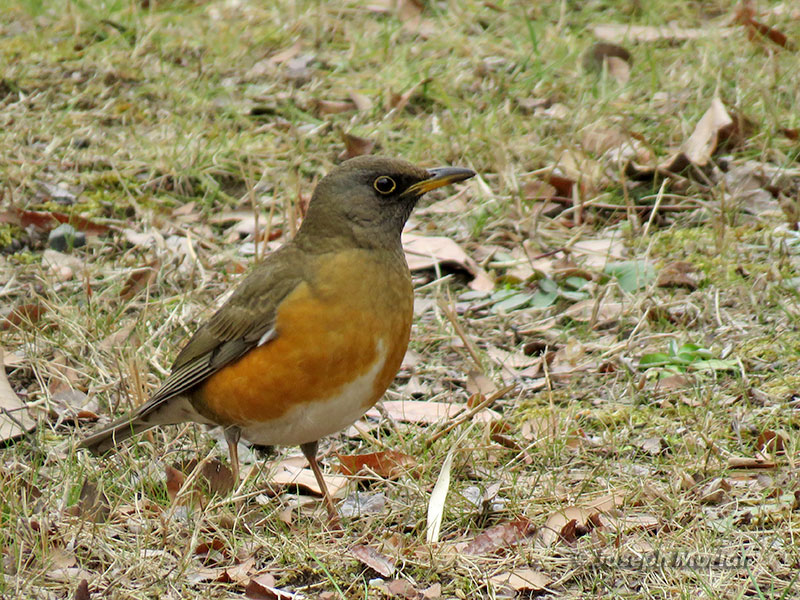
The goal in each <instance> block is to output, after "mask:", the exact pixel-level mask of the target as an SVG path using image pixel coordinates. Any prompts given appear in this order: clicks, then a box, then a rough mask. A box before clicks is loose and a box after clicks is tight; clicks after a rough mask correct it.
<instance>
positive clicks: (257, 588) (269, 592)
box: [244, 573, 305, 600]
mask: <svg viewBox="0 0 800 600" xmlns="http://www.w3.org/2000/svg"><path fill="white" fill-rule="evenodd" d="M244 595H245V598H249V599H250V600H302V599H303V598H305V596H303V595H302V594H296V593H292V592H287V591H285V590H280V589H278V588H276V587H275V578H274V577H273V576H272V575H270V574H269V573H264V574H263V575H259V576H258V577H253V579H251V580H250V582H249V583H248V584H247V587H246V588H245V590H244Z"/></svg>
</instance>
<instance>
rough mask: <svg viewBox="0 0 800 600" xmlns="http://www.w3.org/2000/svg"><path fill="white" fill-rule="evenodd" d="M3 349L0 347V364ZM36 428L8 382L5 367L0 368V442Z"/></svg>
mask: <svg viewBox="0 0 800 600" xmlns="http://www.w3.org/2000/svg"><path fill="white" fill-rule="evenodd" d="M3 355H4V351H3V349H2V348H0V364H1V363H3ZM35 428H36V421H34V420H33V419H31V417H30V415H29V414H28V410H27V408H26V406H25V404H24V403H23V402H22V400H20V399H19V396H17V394H16V392H14V389H13V388H12V387H11V384H10V383H8V378H7V377H6V369H5V367H2V368H0V442H3V443H8V442H10V441H12V440H16V439H19V438H20V437H22V436H23V435H25V434H26V433H27V432H29V431H33V429H35Z"/></svg>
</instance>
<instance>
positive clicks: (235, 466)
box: [224, 425, 242, 489]
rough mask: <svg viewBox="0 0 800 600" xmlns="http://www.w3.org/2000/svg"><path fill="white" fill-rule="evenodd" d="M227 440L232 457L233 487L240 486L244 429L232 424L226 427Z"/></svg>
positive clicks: (229, 454) (229, 453)
mask: <svg viewBox="0 0 800 600" xmlns="http://www.w3.org/2000/svg"><path fill="white" fill-rule="evenodd" d="M224 431H225V441H226V442H228V456H229V457H230V459H231V472H232V473H233V489H236V488H237V487H238V486H239V438H241V437H242V430H241V429H239V428H238V427H236V426H235V425H232V426H230V427H226V428H225V430H224Z"/></svg>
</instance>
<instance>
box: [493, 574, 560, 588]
mask: <svg viewBox="0 0 800 600" xmlns="http://www.w3.org/2000/svg"><path fill="white" fill-rule="evenodd" d="M489 581H490V582H491V583H492V585H494V586H497V587H509V588H511V589H512V590H513V591H514V592H523V593H530V592H541V591H543V590H544V589H545V588H546V587H547V586H548V585H550V584H551V583H553V579H552V578H551V577H550V576H549V575H547V574H546V573H542V572H541V571H536V570H534V569H516V570H514V571H511V572H508V573H500V574H499V575H493V576H492V577H490V578H489Z"/></svg>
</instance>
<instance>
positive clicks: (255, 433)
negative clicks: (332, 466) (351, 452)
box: [242, 343, 386, 446]
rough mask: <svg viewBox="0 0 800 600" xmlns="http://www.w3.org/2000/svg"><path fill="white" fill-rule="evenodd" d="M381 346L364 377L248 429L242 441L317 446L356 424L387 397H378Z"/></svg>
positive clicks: (382, 362)
mask: <svg viewBox="0 0 800 600" xmlns="http://www.w3.org/2000/svg"><path fill="white" fill-rule="evenodd" d="M379 346H380V347H379V349H378V350H379V352H378V355H377V358H376V360H375V361H374V362H373V364H372V366H371V367H370V368H369V369H368V370H367V371H366V372H365V373H363V374H362V375H359V376H358V377H356V378H355V379H354V380H352V381H350V382H349V383H345V384H344V385H342V386H341V387H339V389H338V390H336V392H334V393H333V394H331V395H330V396H328V397H327V398H318V399H315V400H313V401H310V402H305V403H298V404H295V405H294V406H292V407H291V408H289V410H287V411H286V412H285V413H283V414H282V415H281V416H279V417H277V418H273V419H270V420H268V421H262V422H252V423H250V424H248V425H245V426H244V427H243V428H242V437H244V438H245V439H246V440H249V441H251V442H254V443H256V444H268V445H272V444H276V445H287V446H294V445H299V444H305V443H307V442H314V441H316V440H318V439H320V438H322V437H324V436H326V435H330V434H332V433H335V432H337V431H340V430H341V429H344V428H345V427H347V426H348V425H350V424H352V423H353V422H354V421H356V420H357V419H358V418H359V417H360V416H361V415H362V414H364V411H365V410H366V408H367V407H369V406H372V405H373V404H374V403H375V402H376V401H377V400H378V399H379V398H380V396H381V395H382V394H383V390H380V392H378V393H376V392H377V390H376V383H377V381H378V379H379V377H380V375H381V371H382V370H383V368H384V365H385V364H386V351H385V348H384V347H383V346H384V345H383V344H382V343H381V344H380V345H379ZM379 387H382V386H379Z"/></svg>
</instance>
